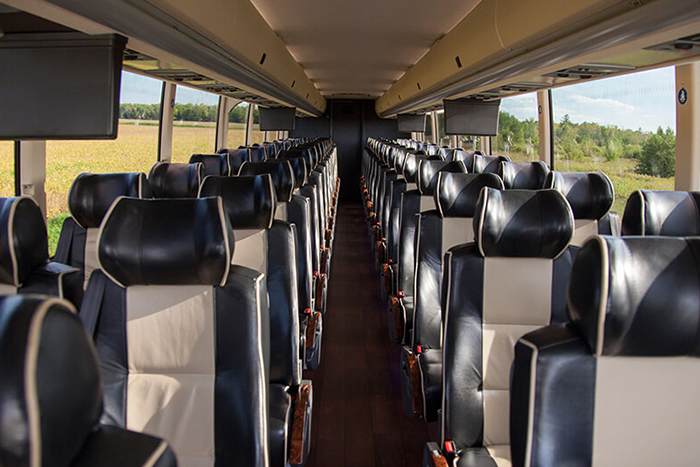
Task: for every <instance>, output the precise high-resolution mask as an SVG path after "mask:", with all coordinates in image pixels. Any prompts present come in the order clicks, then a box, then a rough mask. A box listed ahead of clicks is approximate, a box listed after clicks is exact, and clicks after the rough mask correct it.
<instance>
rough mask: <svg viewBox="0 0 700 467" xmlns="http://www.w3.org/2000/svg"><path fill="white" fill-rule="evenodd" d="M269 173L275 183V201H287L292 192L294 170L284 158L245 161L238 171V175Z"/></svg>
mask: <svg viewBox="0 0 700 467" xmlns="http://www.w3.org/2000/svg"><path fill="white" fill-rule="evenodd" d="M258 174H270V175H271V176H272V183H273V184H274V185H275V195H277V201H279V202H281V203H288V202H290V201H291V200H292V194H293V192H294V182H295V177H294V171H293V170H292V165H291V164H290V163H289V161H288V160H286V159H275V160H269V161H265V162H245V163H244V164H243V165H242V166H241V169H240V170H239V172H238V175H239V176H244V175H258Z"/></svg>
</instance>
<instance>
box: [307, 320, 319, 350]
mask: <svg viewBox="0 0 700 467" xmlns="http://www.w3.org/2000/svg"><path fill="white" fill-rule="evenodd" d="M320 319H321V313H320V312H318V311H312V312H311V314H309V320H308V321H307V324H306V348H307V349H313V348H314V344H315V343H316V327H317V326H318V321H319V320H320Z"/></svg>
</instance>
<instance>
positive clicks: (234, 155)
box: [218, 148, 250, 176]
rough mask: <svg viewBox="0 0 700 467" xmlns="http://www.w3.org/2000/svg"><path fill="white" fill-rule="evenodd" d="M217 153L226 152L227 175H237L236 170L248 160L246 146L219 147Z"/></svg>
mask: <svg viewBox="0 0 700 467" xmlns="http://www.w3.org/2000/svg"><path fill="white" fill-rule="evenodd" d="M218 152H219V154H227V156H228V164H229V175H231V176H233V175H238V170H239V169H240V168H241V166H242V165H243V163H244V162H247V161H249V160H250V157H248V150H247V149H246V148H238V149H220V150H219V151H218Z"/></svg>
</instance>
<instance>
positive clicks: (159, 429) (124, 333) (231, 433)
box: [80, 198, 269, 467]
mask: <svg viewBox="0 0 700 467" xmlns="http://www.w3.org/2000/svg"><path fill="white" fill-rule="evenodd" d="M101 230H102V232H101V235H100V238H99V241H98V260H99V263H100V269H99V270H97V271H95V272H94V273H93V275H92V276H91V277H90V282H89V283H88V288H87V291H86V296H85V300H84V301H83V305H82V307H81V310H80V317H81V318H82V320H83V323H84V325H85V328H86V329H87V330H88V334H89V335H92V336H93V338H94V341H95V346H96V348H97V353H98V356H99V359H100V366H101V372H102V380H103V381H104V385H105V413H104V415H103V418H102V420H103V422H104V423H107V424H111V425H116V426H121V427H126V428H127V429H133V430H137V431H144V432H147V433H150V434H153V435H156V436H161V437H163V438H165V439H167V440H168V441H169V443H170V445H171V446H172V448H173V451H174V452H175V454H176V455H177V457H178V461H179V464H180V465H181V466H185V467H186V466H198V465H202V462H207V463H209V464H211V465H213V464H215V463H216V464H221V465H248V466H267V465H268V457H269V454H268V443H267V432H266V429H267V417H268V411H267V404H268V394H267V385H268V382H267V374H268V365H269V360H268V355H269V338H268V331H267V330H268V329H269V316H268V307H267V297H266V293H267V292H266V290H265V281H264V276H263V274H261V273H259V272H257V271H253V270H251V269H249V268H244V267H239V266H231V257H232V255H233V252H234V237H233V232H232V230H231V225H230V222H229V219H228V216H227V215H226V214H225V211H224V207H223V202H222V200H221V198H201V199H165V200H158V199H157V200H139V199H133V198H119V199H118V200H117V201H115V203H114V204H113V205H112V207H111V209H110V211H109V213H108V214H107V215H106V216H105V219H104V221H103V225H102V229H101Z"/></svg>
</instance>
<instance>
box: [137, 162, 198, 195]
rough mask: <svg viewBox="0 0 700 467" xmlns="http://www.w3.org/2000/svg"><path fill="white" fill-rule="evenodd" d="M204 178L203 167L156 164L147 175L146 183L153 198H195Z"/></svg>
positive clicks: (166, 163)
mask: <svg viewBox="0 0 700 467" xmlns="http://www.w3.org/2000/svg"><path fill="white" fill-rule="evenodd" d="M203 178H204V166H203V165H202V164H201V163H199V162H198V163H196V164H174V163H172V162H158V163H156V165H154V166H153V167H152V168H151V173H149V174H148V183H149V184H150V186H151V190H152V191H153V196H154V197H155V198H196V197H197V192H198V191H199V184H200V183H201V182H202V179H203Z"/></svg>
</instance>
